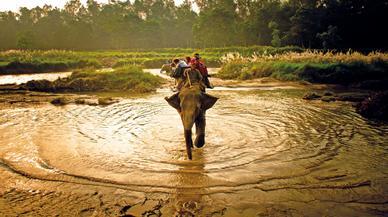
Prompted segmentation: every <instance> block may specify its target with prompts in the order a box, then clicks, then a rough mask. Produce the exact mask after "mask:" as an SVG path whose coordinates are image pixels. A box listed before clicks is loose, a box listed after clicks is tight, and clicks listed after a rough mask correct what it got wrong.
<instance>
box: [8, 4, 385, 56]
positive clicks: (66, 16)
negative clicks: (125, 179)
mask: <svg viewBox="0 0 388 217" xmlns="http://www.w3.org/2000/svg"><path fill="white" fill-rule="evenodd" d="M193 8H195V9H193ZM387 11H388V3H387V1H383V0H376V1H367V0H357V1H349V0H195V1H190V0H185V1H184V2H183V4H181V5H179V6H176V5H175V4H174V1H173V0H135V1H118V0H112V1H110V3H109V4H98V3H97V2H96V1H94V0H88V1H87V4H86V5H83V4H81V2H80V0H70V1H69V2H68V3H67V4H66V6H65V8H64V9H58V8H53V7H51V6H49V5H46V6H44V7H36V8H33V9H27V8H21V9H20V12H18V13H14V12H0V49H15V48H20V49H76V50H86V49H130V48H160V47H220V46H231V45H238V46H246V45H273V46H284V45H297V46H301V47H309V48H383V49H385V48H387V40H386V38H388V35H387V31H385V30H384V29H385V27H384V26H385V22H386V21H387V20H388V13H387Z"/></svg>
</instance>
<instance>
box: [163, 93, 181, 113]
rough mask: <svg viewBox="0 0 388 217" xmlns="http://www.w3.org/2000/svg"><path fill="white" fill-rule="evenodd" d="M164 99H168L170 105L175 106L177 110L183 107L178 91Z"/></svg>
mask: <svg viewBox="0 0 388 217" xmlns="http://www.w3.org/2000/svg"><path fill="white" fill-rule="evenodd" d="M164 99H165V100H166V101H167V103H168V104H169V105H170V106H172V107H174V108H175V109H176V110H178V111H179V110H180V109H181V106H180V100H179V93H176V94H174V95H172V96H170V97H166V98H164Z"/></svg>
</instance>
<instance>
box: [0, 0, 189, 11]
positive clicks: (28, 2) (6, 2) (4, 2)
mask: <svg viewBox="0 0 388 217" xmlns="http://www.w3.org/2000/svg"><path fill="white" fill-rule="evenodd" d="M67 1H68V0H0V11H9V10H11V11H17V10H19V8H20V7H27V8H33V7H36V6H43V5H45V4H48V5H52V6H54V7H55V6H56V7H60V8H62V7H63V6H64V5H65V4H66V2H67ZM86 1H87V0H81V2H83V3H86ZM174 1H175V3H176V4H180V3H182V1H183V0H174ZM97 2H100V3H108V2H109V0H97Z"/></svg>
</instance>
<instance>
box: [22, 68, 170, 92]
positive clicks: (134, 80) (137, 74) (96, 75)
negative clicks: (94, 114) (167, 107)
mask: <svg viewBox="0 0 388 217" xmlns="http://www.w3.org/2000/svg"><path fill="white" fill-rule="evenodd" d="M162 82H163V79H162V78H160V77H158V76H154V75H151V74H149V73H144V72H143V70H142V68H140V67H139V66H127V67H123V68H118V69H116V70H114V71H77V72H74V73H73V74H72V75H71V76H70V77H68V78H66V79H58V80H56V81H53V82H49V81H44V82H42V81H30V82H28V83H27V84H26V87H27V89H29V90H33V91H45V92H87V91H130V92H140V93H145V92H151V91H154V90H155V89H156V88H157V87H159V86H160V85H161V84H162Z"/></svg>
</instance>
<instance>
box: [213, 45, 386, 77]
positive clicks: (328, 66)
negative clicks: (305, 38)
mask: <svg viewBox="0 0 388 217" xmlns="http://www.w3.org/2000/svg"><path fill="white" fill-rule="evenodd" d="M228 58H229V59H228V60H227V61H226V62H225V64H224V65H223V66H222V68H221V70H220V72H219V73H218V75H217V77H219V78H222V79H240V80H247V79H254V78H262V77H273V78H276V79H279V80H286V81H296V80H306V81H309V82H315V83H332V84H351V83H357V82H363V81H367V80H381V81H382V80H387V79H388V54H385V53H371V54H369V55H362V54H359V53H348V54H340V53H339V54H332V53H329V54H324V53H314V52H305V53H298V54H295V53H289V54H281V55H279V56H272V57H267V56H256V57H252V58H244V57H242V56H240V55H234V56H229V57H228Z"/></svg>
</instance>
